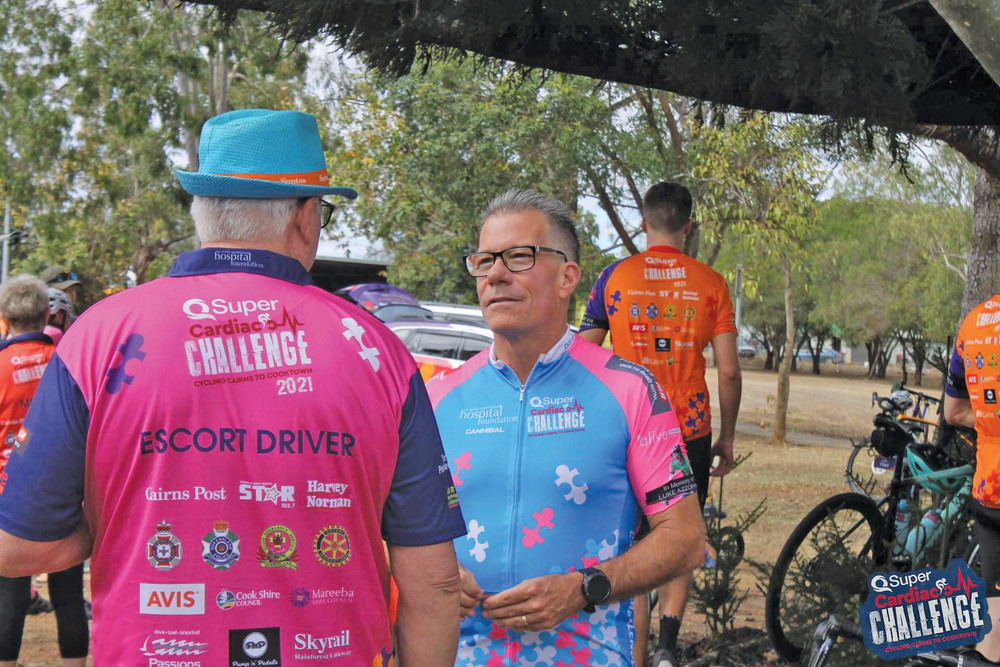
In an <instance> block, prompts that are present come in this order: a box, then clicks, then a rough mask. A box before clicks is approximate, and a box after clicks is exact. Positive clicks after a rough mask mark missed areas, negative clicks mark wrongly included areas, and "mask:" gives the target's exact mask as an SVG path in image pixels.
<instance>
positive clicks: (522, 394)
mask: <svg viewBox="0 0 1000 667" xmlns="http://www.w3.org/2000/svg"><path fill="white" fill-rule="evenodd" d="M518 400H519V401H520V402H521V403H524V385H523V384H522V385H521V398H519V399H518Z"/></svg>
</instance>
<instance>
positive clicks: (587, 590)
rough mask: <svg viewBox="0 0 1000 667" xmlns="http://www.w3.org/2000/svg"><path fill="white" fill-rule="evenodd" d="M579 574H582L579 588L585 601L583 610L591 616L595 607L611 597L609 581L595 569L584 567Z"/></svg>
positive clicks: (606, 576)
mask: <svg viewBox="0 0 1000 667" xmlns="http://www.w3.org/2000/svg"><path fill="white" fill-rule="evenodd" d="M580 572H581V573H583V583H582V584H580V588H581V589H582V590H583V599H584V600H586V601H587V605H586V606H585V607H584V608H583V610H584V611H585V612H587V613H588V614H592V613H594V609H595V608H596V607H597V605H599V604H604V603H605V602H607V601H608V598H610V597H611V580H610V579H608V575H606V574H604V573H603V572H601V571H600V570H599V569H597V568H596V567H585V568H583V569H582V570H580Z"/></svg>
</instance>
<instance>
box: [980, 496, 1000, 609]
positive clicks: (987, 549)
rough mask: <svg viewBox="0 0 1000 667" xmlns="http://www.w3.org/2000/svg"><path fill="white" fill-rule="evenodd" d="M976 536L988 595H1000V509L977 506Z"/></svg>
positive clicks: (989, 596) (990, 596) (992, 596)
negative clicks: (998, 577)
mask: <svg viewBox="0 0 1000 667" xmlns="http://www.w3.org/2000/svg"><path fill="white" fill-rule="evenodd" d="M975 515H976V537H978V538H979V562H980V563H981V565H982V567H981V574H982V576H983V579H985V580H986V597H988V598H995V597H1000V581H998V579H997V576H998V575H1000V509H995V508H992V507H983V506H982V505H979V504H978V503H977V504H976V506H975Z"/></svg>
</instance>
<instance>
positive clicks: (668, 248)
mask: <svg viewBox="0 0 1000 667" xmlns="http://www.w3.org/2000/svg"><path fill="white" fill-rule="evenodd" d="M646 252H665V253H669V254H672V255H681V254H683V253H681V251H680V249H679V248H675V247H673V246H672V245H654V246H650V247H648V248H646Z"/></svg>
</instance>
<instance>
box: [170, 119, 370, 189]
mask: <svg viewBox="0 0 1000 667" xmlns="http://www.w3.org/2000/svg"><path fill="white" fill-rule="evenodd" d="M198 158H199V165H198V171H197V172H190V171H180V170H178V171H177V172H176V173H177V178H178V180H180V182H181V187H183V188H184V189H185V190H187V191H188V192H190V193H191V194H193V195H198V196H201V197H240V198H248V199H282V198H286V197H289V198H290V197H322V196H323V195H341V196H343V197H347V198H348V199H355V198H357V196H358V193H357V192H356V191H355V190H353V189H351V188H345V187H338V186H331V185H330V174H329V172H328V171H327V169H326V156H324V155H323V145H322V144H321V143H320V139H319V128H318V127H317V125H316V118H315V116H313V115H312V114H307V113H302V112H301V111H272V110H269V109H240V110H239V111H230V112H228V113H224V114H220V115H218V116H215V117H214V118H209V119H208V121H206V123H205V125H204V126H203V127H202V129H201V143H200V145H199V146H198Z"/></svg>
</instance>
